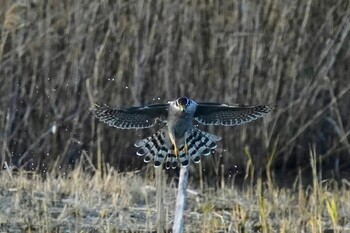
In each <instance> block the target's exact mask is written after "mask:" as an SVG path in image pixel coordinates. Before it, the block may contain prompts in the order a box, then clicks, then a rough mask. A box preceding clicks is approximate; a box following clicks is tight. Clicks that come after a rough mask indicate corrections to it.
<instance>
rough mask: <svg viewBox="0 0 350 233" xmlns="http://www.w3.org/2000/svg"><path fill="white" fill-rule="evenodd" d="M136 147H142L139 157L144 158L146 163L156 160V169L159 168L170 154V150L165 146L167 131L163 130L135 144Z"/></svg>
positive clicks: (138, 152) (138, 153)
mask: <svg viewBox="0 0 350 233" xmlns="http://www.w3.org/2000/svg"><path fill="white" fill-rule="evenodd" d="M135 146H136V147H140V149H139V150H138V151H137V152H136V154H137V155H138V156H144V161H145V162H146V163H148V162H150V161H151V160H152V159H154V166H155V167H159V166H160V165H161V164H162V163H163V162H164V160H165V159H166V157H167V154H168V149H167V147H166V146H165V131H164V130H163V129H161V130H159V131H158V132H156V133H155V134H153V135H152V136H149V137H147V138H145V139H142V140H141V141H139V142H137V143H135Z"/></svg>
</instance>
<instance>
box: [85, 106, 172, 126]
mask: <svg viewBox="0 0 350 233" xmlns="http://www.w3.org/2000/svg"><path fill="white" fill-rule="evenodd" d="M168 107H169V104H152V105H147V106H142V107H130V108H123V109H117V108H110V107H108V106H107V105H104V106H99V105H95V106H94V107H92V108H90V111H91V112H92V113H93V114H94V115H95V116H96V117H97V118H98V119H99V120H100V121H102V122H104V123H106V124H108V125H109V126H113V127H116V128H120V129H143V128H149V127H152V126H153V125H154V124H155V123H156V121H157V119H159V120H165V119H166V117H167V114H168Z"/></svg>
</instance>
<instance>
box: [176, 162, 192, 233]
mask: <svg viewBox="0 0 350 233" xmlns="http://www.w3.org/2000/svg"><path fill="white" fill-rule="evenodd" d="M188 173H189V167H181V170H180V179H179V185H178V191H177V197H176V207H175V214H174V224H173V233H182V232H183V223H184V211H185V207H186V190H187V184H188Z"/></svg>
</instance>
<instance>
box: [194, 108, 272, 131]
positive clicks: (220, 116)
mask: <svg viewBox="0 0 350 233" xmlns="http://www.w3.org/2000/svg"><path fill="white" fill-rule="evenodd" d="M272 109H273V108H272V107H270V106H267V105H259V106H244V105H238V106H229V105H226V104H217V103H198V105H197V109H196V112H195V114H194V119H195V120H196V121H198V122H199V123H201V124H203V125H224V126H234V125H240V124H243V123H247V122H250V121H253V120H256V119H257V118H260V117H263V115H264V114H265V113H268V112H270V111H271V110H272Z"/></svg>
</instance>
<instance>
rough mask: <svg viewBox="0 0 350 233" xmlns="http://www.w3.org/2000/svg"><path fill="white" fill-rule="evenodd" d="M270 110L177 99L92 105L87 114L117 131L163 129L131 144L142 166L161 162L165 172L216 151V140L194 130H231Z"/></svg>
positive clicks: (266, 107) (210, 135) (158, 164)
mask: <svg viewBox="0 0 350 233" xmlns="http://www.w3.org/2000/svg"><path fill="white" fill-rule="evenodd" d="M272 109H273V108H272V107H270V106H267V105H258V106H245V105H236V106H229V105H226V104H220V103H196V102H195V101H194V100H192V99H189V98H186V97H181V98H178V99H176V100H173V101H169V102H168V103H167V104H151V105H146V106H140V107H129V108H121V109H119V108H110V107H108V106H106V105H104V106H99V105H95V106H94V107H92V108H91V109H90V110H91V112H92V113H93V114H94V115H95V116H96V117H97V118H98V119H99V120H100V121H102V122H104V123H106V124H108V125H109V126H113V127H116V128H120V129H143V128H150V127H152V126H154V125H155V124H156V123H157V121H160V122H164V123H165V124H166V125H165V126H164V127H163V128H162V129H160V130H158V131H157V132H156V133H155V134H153V135H152V136H149V137H147V138H144V139H142V140H140V141H138V142H136V143H135V146H136V147H138V148H139V149H138V151H137V152H136V154H137V155H139V156H143V157H144V161H145V162H146V163H148V162H150V161H151V160H154V166H155V167H159V166H160V165H161V164H162V163H163V162H164V163H165V167H166V168H170V167H171V168H176V167H177V166H178V163H180V164H181V165H182V166H184V167H186V166H188V165H189V164H190V161H191V160H192V161H193V162H194V163H199V162H200V158H201V157H200V156H201V155H204V156H208V155H209V154H210V153H211V152H212V151H214V150H215V148H216V146H217V145H216V143H217V142H218V141H219V140H220V139H221V138H220V137H219V136H216V135H213V134H210V133H208V132H204V131H202V130H200V129H198V128H196V127H195V125H194V122H198V123H200V124H203V125H223V126H234V125H240V124H243V123H247V122H250V121H253V120H256V119H258V118H260V117H263V115H264V114H266V113H268V112H270V111H271V110H272Z"/></svg>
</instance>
